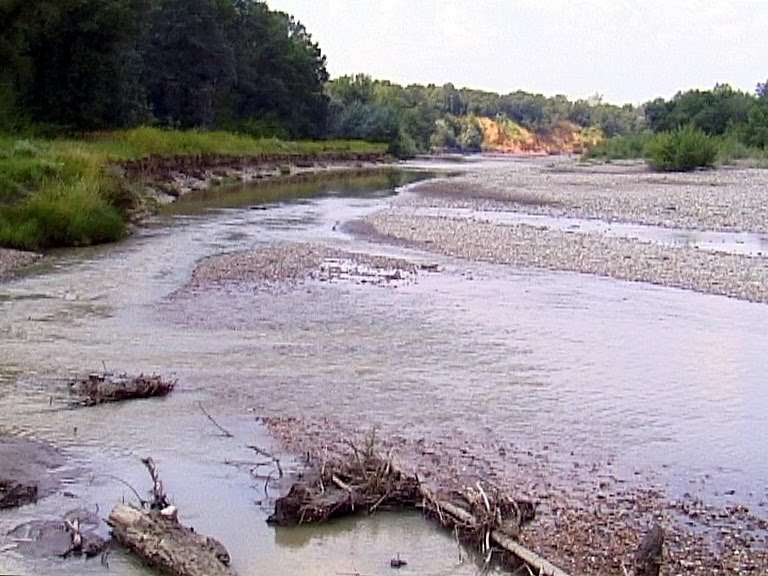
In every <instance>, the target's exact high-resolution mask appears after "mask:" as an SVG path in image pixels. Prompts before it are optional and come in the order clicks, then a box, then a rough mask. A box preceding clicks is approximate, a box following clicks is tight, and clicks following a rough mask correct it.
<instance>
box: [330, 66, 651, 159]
mask: <svg viewBox="0 0 768 576" xmlns="http://www.w3.org/2000/svg"><path fill="white" fill-rule="evenodd" d="M326 90H327V93H328V96H329V97H330V99H331V114H330V122H329V134H330V135H332V136H338V137H344V138H350V137H359V138H369V139H374V140H380V141H385V142H391V143H392V147H393V148H395V149H399V150H406V151H407V150H411V151H427V150H430V149H432V148H438V149H449V150H450V149H454V150H464V151H479V150H480V149H481V148H482V145H483V130H482V128H481V126H480V124H479V123H478V121H477V118H481V117H484V118H491V119H493V120H498V121H500V122H501V123H507V121H512V122H515V123H517V124H519V125H521V126H523V127H525V128H527V129H529V130H531V131H534V132H547V131H551V130H553V129H554V128H556V127H557V126H558V125H562V123H564V122H573V123H574V124H576V125H577V126H579V127H582V128H590V127H597V128H600V129H602V130H603V132H604V133H606V134H607V135H609V136H612V135H615V134H623V133H628V132H631V131H632V130H634V129H636V127H637V126H638V125H639V124H640V123H641V118H642V116H641V112H640V111H639V110H638V109H636V108H635V107H633V106H623V107H618V106H614V105H611V104H606V103H604V102H603V101H602V99H601V98H600V97H593V98H590V99H588V100H578V101H576V102H571V101H569V100H568V98H566V97H565V96H562V95H558V96H554V97H550V98H548V97H546V96H543V95H541V94H530V93H527V92H522V91H517V92H514V93H511V94H506V95H499V94H494V93H491V92H484V91H480V90H470V89H467V88H462V89H457V88H456V87H455V86H454V85H453V84H445V85H443V86H435V85H428V86H421V85H411V86H406V87H403V86H399V85H397V84H393V83H391V82H386V81H379V80H373V79H372V78H370V77H369V76H366V75H364V74H359V75H356V76H344V77H342V78H337V79H335V80H333V81H331V82H329V83H328V86H327V89H326Z"/></svg>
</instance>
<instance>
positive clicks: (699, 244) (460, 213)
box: [416, 208, 768, 256]
mask: <svg viewBox="0 0 768 576" xmlns="http://www.w3.org/2000/svg"><path fill="white" fill-rule="evenodd" d="M416 214H418V215H424V216H433V217H446V218H469V219H472V220H476V221H479V222H490V223H493V224H502V225H507V226H516V225H525V226H533V227H537V228H546V229H548V230H559V231H562V232H569V233H574V234H585V233H592V234H601V235H604V236H609V237H612V238H631V239H633V240H640V241H641V242H653V243H656V244H662V245H665V246H672V247H677V246H687V247H691V248H697V249H700V250H707V251H709V252H721V253H724V254H737V255H742V256H763V255H765V254H767V253H768V235H765V234H758V233H753V232H720V231H713V230H689V229H684V228H669V227H663V226H650V225H647V224H632V223H627V222H606V221H605V220H598V219H587V218H569V217H565V216H546V215H542V214H525V213H521V212H502V211H489V210H473V209H471V208H419V209H417V210H416Z"/></svg>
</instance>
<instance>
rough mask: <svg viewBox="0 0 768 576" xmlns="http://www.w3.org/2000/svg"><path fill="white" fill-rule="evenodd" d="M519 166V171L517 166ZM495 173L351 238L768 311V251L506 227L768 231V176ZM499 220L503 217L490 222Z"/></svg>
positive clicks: (461, 181)
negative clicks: (553, 223)
mask: <svg viewBox="0 0 768 576" xmlns="http://www.w3.org/2000/svg"><path fill="white" fill-rule="evenodd" d="M510 166H511V164H510ZM510 166H508V167H507V170H506V171H505V169H504V167H503V166H501V167H500V166H498V165H493V166H490V167H486V168H485V169H483V168H481V169H476V170H472V169H471V168H470V170H469V171H468V172H467V173H466V174H464V175H463V176H460V177H458V178H454V179H451V180H441V179H436V180H431V181H429V182H424V183H421V184H419V185H417V186H415V187H413V188H412V189H411V191H410V193H409V194H407V195H403V196H401V197H398V198H396V199H395V200H394V201H393V202H391V203H390V205H389V206H388V207H387V208H385V209H383V210H381V211H378V212H376V213H373V214H371V215H369V216H367V217H366V218H364V219H363V220H362V221H361V222H356V223H353V224H351V225H349V226H348V229H349V231H351V232H353V233H355V234H357V235H359V236H361V237H365V238H367V239H369V240H371V241H374V242H378V243H394V244H397V245H403V246H408V247H413V248H417V249H420V250H424V251H426V252H432V253H438V254H441V255H444V256H449V257H458V258H461V259H464V260H468V261H473V260H478V261H482V262H487V263H492V264H503V265H511V266H515V267H520V268H536V269H542V270H553V271H563V272H574V273H581V274H590V275H595V276H601V277H607V278H613V279H616V280H620V281H630V282H641V283H648V284H652V285H657V286H665V287H669V288H679V289H684V290H691V291H694V292H699V293H703V294H711V295H718V296H727V297H731V298H736V299H739V300H745V301H749V302H757V303H768V250H766V251H764V252H762V251H761V252H757V253H755V254H749V255H747V254H739V253H731V252H728V251H717V250H707V249H701V248H698V247H696V246H695V245H688V244H680V245H667V244H665V243H663V242H661V241H653V240H650V239H641V238H634V237H631V236H623V235H621V234H613V235H609V234H607V233H606V232H604V231H591V230H589V229H588V226H587V227H586V229H584V228H583V227H581V226H579V224H578V223H577V224H574V225H572V226H568V227H566V226H563V227H562V228H557V227H547V226H545V225H534V224H532V223H525V222H515V221H512V220H510V221H507V222H505V221H504V218H503V215H504V214H505V213H508V214H520V215H525V216H542V217H547V218H550V219H553V220H557V219H558V218H563V219H572V220H577V221H580V222H583V223H585V224H588V223H589V222H603V223H605V226H606V227H610V226H611V224H613V223H616V224H617V225H619V224H632V225H638V226H640V227H643V226H647V227H656V228H657V229H659V230H662V231H663V230H667V231H669V232H668V233H669V234H680V235H685V234H686V233H694V232H696V231H701V232H727V233H747V234H752V235H754V236H756V237H759V235H761V234H768V213H766V206H768V172H765V171H761V170H751V169H729V170H727V171H725V170H716V171H711V172H700V173H695V174H673V175H670V174H658V173H654V172H649V171H646V170H640V169H638V167H636V166H631V165H630V166H625V165H622V166H611V165H598V166H594V165H591V164H590V165H584V164H580V163H577V162H575V161H573V160H570V161H563V160H555V161H552V160H545V161H540V162H538V163H535V162H531V163H529V164H527V165H526V166H525V167H523V168H520V167H517V168H511V167H510ZM495 215H499V218H493V216H495Z"/></svg>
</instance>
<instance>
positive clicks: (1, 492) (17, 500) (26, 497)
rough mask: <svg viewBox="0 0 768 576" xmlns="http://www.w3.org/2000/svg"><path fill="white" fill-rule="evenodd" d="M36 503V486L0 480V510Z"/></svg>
mask: <svg viewBox="0 0 768 576" xmlns="http://www.w3.org/2000/svg"><path fill="white" fill-rule="evenodd" d="M33 502H37V486H36V485H34V484H25V483H21V482H14V481H13V480H6V479H4V478H0V509H3V508H16V507H17V506H23V505H24V504H32V503H33Z"/></svg>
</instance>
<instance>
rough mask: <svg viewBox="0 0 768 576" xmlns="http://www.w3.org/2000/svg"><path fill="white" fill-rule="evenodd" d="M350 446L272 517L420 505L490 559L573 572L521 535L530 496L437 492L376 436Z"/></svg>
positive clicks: (296, 488)
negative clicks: (383, 451) (384, 453)
mask: <svg viewBox="0 0 768 576" xmlns="http://www.w3.org/2000/svg"><path fill="white" fill-rule="evenodd" d="M350 445H351V444H350ZM351 446H352V450H353V453H352V455H351V456H350V457H349V458H348V459H338V458H337V459H328V458H327V457H323V458H322V459H321V461H320V462H319V463H317V462H316V463H315V467H314V469H313V470H311V471H310V472H309V473H308V475H307V477H306V478H305V479H303V480H302V481H300V482H297V483H295V484H294V485H293V486H292V487H291V490H290V492H289V493H288V494H287V495H286V496H284V497H282V498H279V499H278V500H277V501H276V502H275V512H274V514H272V515H271V516H270V517H269V519H268V520H267V521H268V522H269V523H271V524H276V525H280V526H290V525H297V524H306V523H313V522H324V521H327V520H329V519H332V518H336V517H338V516H344V515H348V514H353V513H356V512H366V513H371V512H375V511H376V510H378V509H381V508H389V509H392V508H395V509H409V508H417V509H421V510H422V511H423V512H424V513H425V514H426V515H427V516H429V517H431V518H434V519H436V520H437V521H438V522H439V523H440V524H441V525H442V526H443V527H445V528H447V529H450V530H452V531H455V533H456V534H457V535H458V537H459V538H460V539H461V541H462V542H464V543H465V544H466V545H469V546H472V547H473V548H474V549H475V550H477V551H478V552H480V553H482V554H483V556H484V557H485V558H487V559H488V560H490V559H491V556H492V555H493V553H494V552H499V553H500V554H499V558H500V560H502V561H505V562H506V563H507V564H508V565H510V566H512V567H515V568H517V567H520V566H521V565H523V564H524V565H527V566H528V567H529V568H531V569H532V570H533V571H534V573H536V574H541V575H548V576H568V575H567V574H566V573H565V572H564V571H562V570H560V569H559V568H557V567H556V566H554V565H553V564H551V563H550V562H548V561H546V560H545V559H543V558H541V557H539V556H538V555H537V554H535V553H534V552H532V551H531V550H528V549H527V548H525V547H524V546H523V545H521V544H520V543H519V542H518V541H517V540H516V538H517V536H518V535H519V533H520V530H521V529H522V527H523V526H524V525H525V524H526V523H527V522H529V521H531V520H532V519H533V517H534V515H535V508H534V505H533V504H531V503H530V502H527V501H523V500H515V499H512V498H510V497H509V496H507V495H505V494H502V493H501V492H500V491H498V490H490V489H487V488H484V487H483V486H482V485H481V484H480V483H477V484H476V486H475V487H473V488H465V489H464V490H462V491H460V492H458V491H455V492H452V493H449V494H439V495H438V494H435V493H432V492H431V491H430V490H428V489H427V488H426V487H425V486H424V485H423V484H422V483H421V481H420V480H419V478H418V476H417V475H415V474H406V473H405V472H404V471H403V470H401V469H400V468H399V467H398V466H397V465H396V464H395V463H394V461H393V459H392V456H391V455H390V456H389V457H388V458H382V457H380V456H379V455H377V454H376V453H375V451H374V450H373V439H372V440H371V441H370V442H368V443H367V445H366V448H365V449H364V450H362V451H361V450H358V449H357V448H356V447H355V446H353V445H351Z"/></svg>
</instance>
